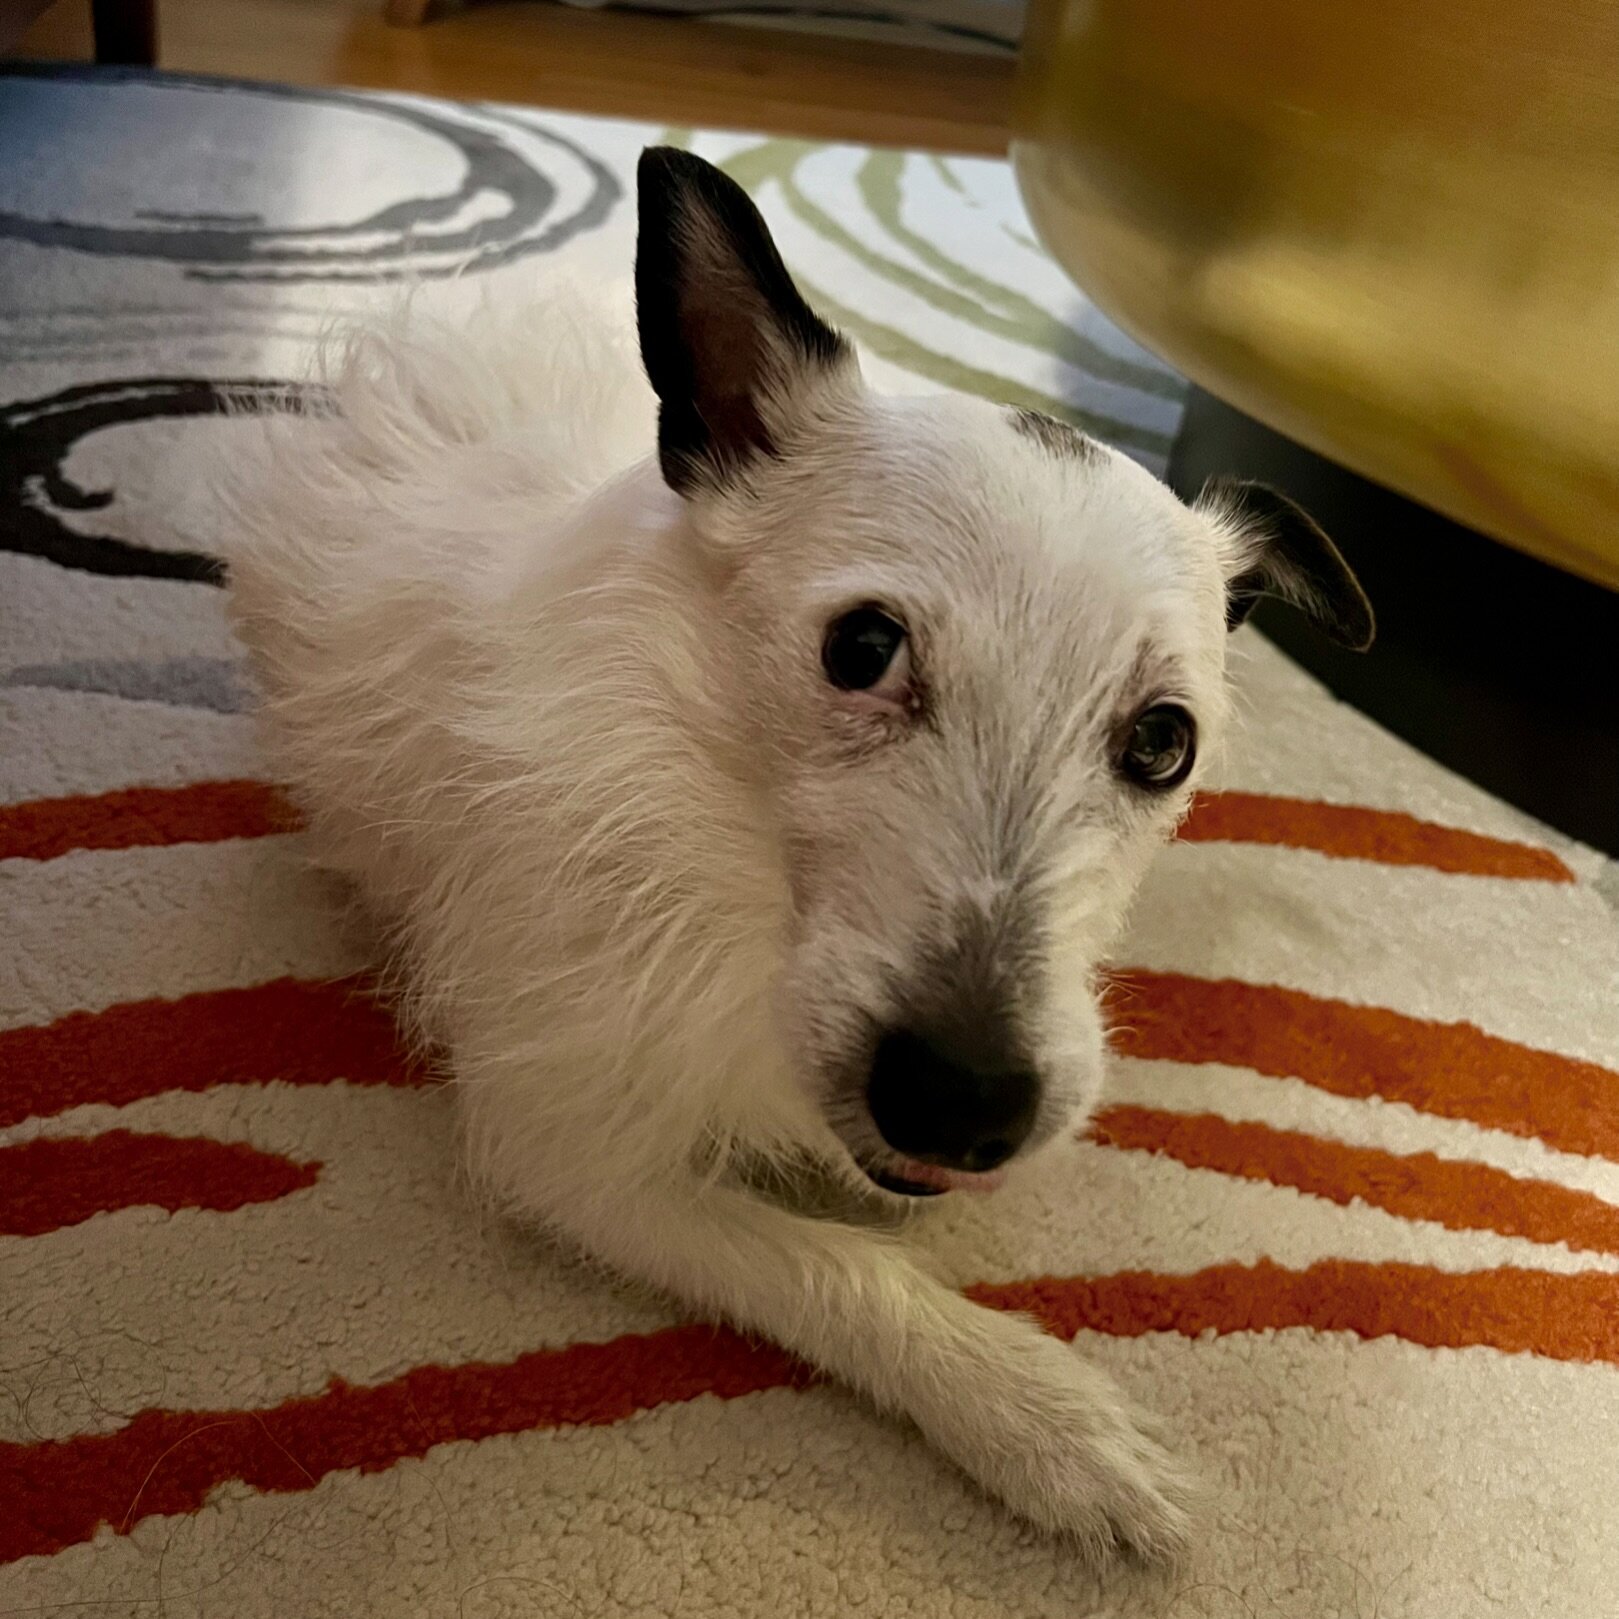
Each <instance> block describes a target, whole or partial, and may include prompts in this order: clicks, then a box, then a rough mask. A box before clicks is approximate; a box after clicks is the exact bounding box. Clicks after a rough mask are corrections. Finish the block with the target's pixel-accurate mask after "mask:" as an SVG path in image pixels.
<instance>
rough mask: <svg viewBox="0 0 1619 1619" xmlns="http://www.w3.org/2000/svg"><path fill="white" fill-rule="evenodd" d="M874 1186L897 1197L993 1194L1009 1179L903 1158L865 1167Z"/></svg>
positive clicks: (1000, 1174) (996, 1172)
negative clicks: (973, 1193)
mask: <svg viewBox="0 0 1619 1619" xmlns="http://www.w3.org/2000/svg"><path fill="white" fill-rule="evenodd" d="M860 1167H861V1168H862V1169H863V1170H864V1171H865V1172H866V1178H867V1179H868V1180H870V1181H871V1182H872V1183H873V1185H876V1186H880V1187H882V1189H883V1190H884V1191H885V1192H892V1193H894V1194H895V1196H897V1197H938V1196H939V1194H940V1193H941V1192H956V1191H961V1192H993V1191H994V1190H995V1188H996V1187H997V1186H999V1185H1000V1184H1001V1182H1002V1181H1003V1180H1005V1179H1006V1172H1005V1171H1004V1170H1000V1169H994V1170H990V1171H988V1172H987V1173H984V1174H975V1173H974V1172H973V1171H971V1170H966V1169H946V1168H944V1167H943V1165H941V1164H924V1163H922V1162H921V1161H920V1160H919V1159H915V1158H899V1159H894V1160H891V1161H890V1162H888V1163H885V1164H862V1165H861V1166H860Z"/></svg>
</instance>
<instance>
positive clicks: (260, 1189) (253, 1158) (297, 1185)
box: [0, 1130, 321, 1237]
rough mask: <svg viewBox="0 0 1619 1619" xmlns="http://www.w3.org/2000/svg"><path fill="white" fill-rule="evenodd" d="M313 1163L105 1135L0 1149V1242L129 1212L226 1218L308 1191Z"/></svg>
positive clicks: (172, 1140) (192, 1142) (217, 1146)
mask: <svg viewBox="0 0 1619 1619" xmlns="http://www.w3.org/2000/svg"><path fill="white" fill-rule="evenodd" d="M320 1167H321V1166H320V1165H319V1164H316V1163H309V1164H300V1163H294V1162H293V1160H292V1159H290V1158H283V1157H282V1156H281V1155H280V1154H279V1153H271V1152H261V1151H259V1149H258V1148H257V1147H249V1146H247V1145H245V1144H244V1143H242V1142H234V1141H209V1140H206V1139H198V1138H194V1137H187V1136H162V1135H136V1134H135V1133H134V1132H133V1131H129V1130H108V1131H106V1132H105V1133H104V1134H102V1135H98V1136H88V1137H75V1138H72V1139H69V1140H48V1139H47V1140H39V1141H25V1142H23V1143H21V1145H19V1146H15V1147H0V1236H11V1237H37V1236H41V1235H43V1233H45V1232H47V1231H59V1230H61V1229H62V1228H63V1227H64V1226H72V1225H78V1224H80V1223H81V1222H83V1221H85V1220H88V1219H89V1218H90V1217H91V1216H92V1215H95V1214H105V1213H109V1212H110V1211H112V1210H114V1209H129V1208H137V1207H147V1208H159V1209H167V1210H169V1211H170V1213H173V1212H174V1211H175V1210H177V1209H212V1210H216V1211H219V1212H222V1213H223V1212H228V1211H229V1210H231V1209H240V1208H244V1207H245V1206H246V1205H247V1204H249V1203H269V1202H273V1201H274V1200H275V1199H276V1198H278V1197H286V1196H287V1195H288V1193H290V1192H297V1191H301V1190H302V1189H303V1188H304V1187H306V1186H313V1185H314V1184H315V1181H316V1180H317V1179H318V1177H319V1175H320Z"/></svg>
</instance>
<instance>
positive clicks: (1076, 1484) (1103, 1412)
mask: <svg viewBox="0 0 1619 1619" xmlns="http://www.w3.org/2000/svg"><path fill="white" fill-rule="evenodd" d="M1020 1325H1021V1324H1020ZM1017 1350H1018V1352H1017V1353H1016V1354H1015V1356H1014V1357H1013V1363H1012V1364H1010V1365H1008V1366H1006V1367H1005V1368H1004V1371H1003V1375H1004V1376H1006V1377H1007V1378H1008V1379H1010V1378H1011V1376H1012V1374H1013V1372H1014V1367H1015V1373H1016V1381H1015V1382H1014V1381H1007V1382H1005V1383H1002V1384H1001V1385H1000V1386H998V1387H992V1386H991V1379H990V1376H989V1374H988V1373H987V1371H986V1372H983V1373H982V1374H981V1375H980V1376H978V1377H975V1378H974V1380H973V1381H974V1383H975V1385H976V1387H975V1390H974V1393H973V1395H972V1397H970V1398H968V1399H964V1400H962V1401H961V1402H960V1403H959V1405H958V1407H957V1410H956V1411H955V1413H954V1414H953V1417H954V1420H952V1421H950V1422H948V1423H947V1424H945V1425H944V1426H945V1428H946V1431H945V1432H935V1433H934V1438H935V1440H936V1441H937V1442H939V1443H940V1444H941V1445H942V1446H943V1448H945V1449H946V1450H948V1451H950V1452H951V1454H952V1455H954V1457H955V1458H956V1460H957V1461H958V1462H959V1463H960V1464H961V1465H962V1466H963V1467H964V1468H965V1469H966V1470H967V1471H968V1472H969V1473H971V1474H972V1475H973V1476H974V1477H975V1478H976V1479H977V1480H978V1481H979V1482H980V1483H981V1484H982V1485H983V1486H984V1487H985V1488H986V1489H987V1490H989V1491H990V1492H991V1493H992V1494H994V1495H997V1496H999V1497H1000V1498H1001V1500H1003V1501H1004V1502H1005V1503H1006V1505H1007V1506H1008V1507H1010V1508H1011V1509H1012V1511H1013V1512H1015V1513H1017V1514H1018V1516H1019V1517H1022V1518H1026V1519H1027V1520H1028V1521H1029V1522H1031V1523H1033V1524H1035V1525H1037V1526H1038V1527H1040V1528H1041V1529H1044V1530H1046V1531H1047V1532H1048V1533H1051V1534H1054V1535H1058V1536H1062V1537H1064V1538H1068V1539H1071V1540H1073V1541H1075V1542H1076V1543H1078V1544H1079V1545H1080V1546H1081V1547H1082V1548H1083V1549H1084V1550H1085V1551H1086V1553H1087V1554H1089V1555H1090V1556H1091V1557H1092V1558H1093V1559H1094V1560H1096V1561H1098V1562H1101V1561H1105V1560H1106V1559H1108V1558H1111V1557H1117V1556H1124V1557H1129V1558H1132V1559H1136V1560H1139V1561H1142V1562H1146V1563H1151V1564H1173V1563H1175V1562H1177V1561H1179V1560H1180V1559H1181V1557H1182V1556H1183V1555H1184V1554H1185V1553H1186V1551H1187V1550H1188V1548H1189V1546H1190V1544H1191V1536H1192V1528H1193V1519H1194V1511H1195V1508H1196V1505H1197V1501H1198V1497H1199V1495H1200V1494H1201V1491H1200V1489H1199V1486H1198V1483H1197V1480H1196V1477H1195V1475H1194V1474H1193V1473H1192V1471H1191V1470H1190V1468H1188V1467H1187V1466H1186V1465H1185V1464H1184V1463H1183V1462H1182V1461H1181V1460H1180V1459H1179V1458H1178V1457H1176V1456H1175V1455H1174V1454H1173V1452H1171V1451H1170V1450H1169V1449H1167V1448H1166V1447H1165V1446H1164V1445H1163V1444H1162V1443H1161V1442H1160V1440H1159V1438H1158V1437H1156V1434H1155V1433H1154V1432H1153V1429H1154V1427H1155V1424H1154V1423H1153V1422H1152V1421H1151V1419H1149V1418H1146V1417H1144V1416H1143V1415H1141V1414H1140V1413H1138V1412H1137V1411H1136V1410H1135V1409H1134V1408H1133V1407H1132V1405H1131V1404H1130V1402H1129V1401H1128V1400H1127V1399H1126V1398H1125V1396H1124V1394H1123V1391H1122V1390H1120V1388H1119V1387H1118V1385H1117V1384H1115V1383H1114V1382H1113V1380H1112V1379H1111V1378H1110V1377H1108V1375H1107V1374H1106V1373H1105V1372H1102V1371H1099V1370H1098V1369H1097V1368H1095V1367H1094V1366H1091V1365H1089V1364H1088V1363H1087V1362H1085V1361H1084V1360H1083V1359H1081V1358H1080V1356H1079V1355H1077V1354H1076V1353H1075V1352H1074V1351H1073V1350H1071V1349H1070V1348H1069V1347H1068V1346H1067V1345H1065V1344H1062V1343H1059V1342H1057V1341H1056V1340H1054V1339H1051V1338H1046V1337H1043V1336H1041V1335H1040V1334H1038V1333H1036V1332H1034V1331H1029V1333H1028V1340H1027V1341H1025V1342H1021V1343H1019V1344H1018V1346H1017Z"/></svg>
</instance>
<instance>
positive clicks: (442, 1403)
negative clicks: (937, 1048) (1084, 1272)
mask: <svg viewBox="0 0 1619 1619" xmlns="http://www.w3.org/2000/svg"><path fill="white" fill-rule="evenodd" d="M971 1294H972V1297H974V1298H976V1299H978V1300H979V1301H980V1302H982V1303H984V1304H988V1305H991V1306H993V1307H995V1308H998V1309H1014V1310H1024V1311H1027V1312H1029V1313H1030V1314H1032V1315H1034V1316H1036V1317H1038V1318H1039V1319H1040V1320H1041V1321H1042V1322H1043V1323H1044V1324H1045V1325H1046V1327H1047V1328H1048V1329H1049V1330H1051V1331H1053V1332H1055V1333H1057V1334H1058V1335H1059V1336H1062V1337H1072V1336H1073V1335H1074V1334H1075V1333H1076V1332H1078V1331H1080V1330H1081V1329H1083V1328H1091V1329H1094V1330H1096V1331H1100V1332H1105V1333H1110V1334H1113V1335H1115V1336H1122V1337H1137V1336H1140V1335H1142V1334H1144V1333H1149V1332H1177V1333H1182V1334H1184V1335H1186V1336H1188V1337H1196V1336H1198V1335H1200V1334H1202V1333H1204V1332H1208V1331H1213V1332H1216V1333H1232V1332H1260V1331H1267V1330H1272V1329H1281V1328H1288V1327H1313V1328H1316V1329H1319V1330H1322V1331H1343V1332H1353V1333H1357V1334H1359V1335H1360V1336H1362V1337H1366V1338H1374V1337H1383V1336H1395V1337H1399V1338H1403V1339H1406V1340H1407V1341H1409V1342H1412V1343H1416V1344H1422V1345H1427V1346H1430V1347H1434V1348H1440V1347H1446V1348H1468V1347H1477V1346H1486V1345H1487V1346H1491V1347H1494V1348H1497V1349H1501V1350H1506V1351H1508V1352H1519V1351H1528V1352H1531V1353H1534V1354H1539V1355H1546V1356H1550V1357H1553V1358H1555V1359H1560V1360H1569V1361H1585V1362H1606V1363H1611V1364H1615V1365H1619V1278H1615V1277H1613V1276H1609V1275H1606V1274H1602V1273H1597V1272H1585V1273H1583V1274H1579V1275H1574V1276H1560V1275H1550V1274H1543V1273H1541V1272H1537V1271H1525V1270H1495V1271H1479V1272H1471V1273H1464V1274H1460V1275H1455V1274H1450V1273H1447V1272H1443V1271H1438V1270H1433V1269H1431V1268H1428V1267H1425V1266H1419V1265H1403V1264H1392V1263H1390V1264H1362V1263H1357V1262H1353V1261H1348V1260H1328V1261H1324V1262H1323V1263H1321V1264H1318V1265H1312V1266H1311V1267H1310V1268H1309V1269H1308V1270H1303V1271H1288V1270H1283V1269H1281V1268H1280V1267H1279V1266H1276V1265H1273V1264H1270V1263H1269V1262H1261V1263H1260V1264H1258V1265H1247V1266H1245V1265H1220V1266H1215V1267H1213V1268H1211V1269H1209V1270H1204V1271H1199V1272H1197V1273H1196V1274H1194V1275H1190V1276H1165V1275H1159V1274H1157V1273H1154V1272H1148V1271H1127V1272H1122V1273H1120V1274H1118V1275H1115V1276H1104V1277H1098V1278H1094V1279H1091V1278H1085V1277H1073V1278H1067V1279H1061V1280H1043V1281H1032V1282H1014V1283H1007V1284H996V1285H993V1286H981V1287H977V1288H974V1289H972V1290H971ZM812 1381H813V1376H812V1374H811V1373H810V1372H809V1371H808V1369H807V1368H805V1367H804V1366H802V1365H801V1364H799V1363H797V1362H795V1361H794V1360H793V1359H792V1358H791V1357H789V1356H788V1355H786V1354H784V1353H783V1352H782V1351H781V1350H779V1349H774V1348H771V1347H769V1346H767V1345H761V1344H756V1343H753V1342H750V1341H749V1340H747V1339H744V1338H742V1337H740V1336H738V1335H737V1334H735V1333H732V1332H729V1331H726V1330H724V1329H720V1328H713V1327H702V1326H680V1327H671V1328H668V1329H666V1330H664V1331H662V1332H655V1333H649V1334H645V1335H641V1336H632V1337H624V1338H618V1339H615V1340H613V1341H612V1342H611V1343H597V1344H572V1345H569V1346H568V1347H567V1348H563V1349H550V1350H540V1351H536V1352H535V1353H533V1354H529V1355H524V1356H522V1357H521V1358H520V1359H518V1360H516V1361H512V1362H509V1363H507V1364H505V1365H488V1364H473V1365H464V1366H456V1367H440V1366H426V1367H420V1368H418V1369H417V1370H415V1371H411V1372H407V1373H406V1374H405V1375H404V1376H402V1377H398V1378H395V1379H393V1380H392V1381H391V1382H387V1383H382V1384H378V1385H375V1386H373V1387H369V1388H355V1387H353V1386H351V1385H349V1384H347V1383H343V1382H340V1381H334V1382H333V1383H332V1385H331V1386H330V1387H329V1388H328V1389H327V1391H326V1392H325V1393H323V1394H317V1395H312V1396H308V1397H306V1398H303V1399H294V1400H288V1401H285V1402H284V1403H283V1404H281V1405H278V1406H275V1407H273V1408H270V1409H268V1410H262V1411H236V1410H224V1411H186V1412H178V1411H148V1412H145V1413H143V1414H142V1415H140V1416H138V1417H136V1418H135V1419H134V1420H133V1421H131V1422H129V1423H128V1424H126V1425H125V1426H124V1427H122V1428H120V1429H117V1430H116V1431H114V1432H112V1433H105V1434H85V1435H81V1436H79V1437H77V1438H73V1439H52V1440H42V1441H37V1442H34V1443H29V1444H17V1443H10V1444H0V1499H4V1500H6V1501H8V1502H11V1503H12V1506H11V1508H10V1509H9V1510H8V1511H7V1512H6V1513H5V1514H3V1515H0V1562H11V1561H15V1560H16V1559H17V1558H20V1557H29V1556H50V1555H52V1554H53V1553H55V1552H58V1551H61V1550H62V1549H63V1548H64V1547H67V1546H73V1545H78V1544H81V1543H83V1542H84V1541H87V1540H89V1539H90V1538H91V1537H92V1536H93V1535H94V1534H95V1533H96V1532H97V1530H99V1529H100V1528H101V1527H102V1526H104V1525H108V1526H111V1528H112V1529H113V1530H114V1531H115V1532H117V1533H120V1534H125V1533H128V1531H129V1530H130V1529H131V1528H132V1527H133V1526H134V1525H135V1524H137V1523H139V1522H140V1521H141V1520H142V1519H145V1518H149V1517H152V1516H155V1515H158V1514H164V1515H172V1514H176V1513H189V1512H195V1511H196V1510H197V1509H198V1508H199V1507H201V1506H202V1505H203V1503H204V1502H205V1501H206V1500H207V1498H208V1496H209V1494H210V1492H212V1491H213V1490H215V1489H217V1488H218V1487H219V1486H220V1485H222V1484H227V1483H231V1482H236V1481H239V1482H242V1483H246V1484H248V1485H250V1486H252V1487H253V1488H254V1489H257V1490H261V1491H265V1492H269V1493H291V1492H296V1491H302V1490H309V1489H313V1488H314V1486H315V1485H316V1484H318V1483H319V1482H320V1480H321V1479H323V1478H325V1477H326V1476H327V1475H328V1474H330V1473H333V1472H337V1471H339V1470H342V1469H358V1470H360V1471H361V1472H379V1471H381V1470H383V1469H384V1468H388V1467H391V1466H393V1465H394V1464H395V1463H396V1462H399V1461H402V1460H404V1459H406V1458H408V1457H419V1456H423V1455H425V1454H426V1453H427V1452H428V1451H429V1450H431V1449H432V1448H433V1447H434V1446H435V1445H440V1444H447V1443H451V1442H454V1441H467V1440H478V1439H485V1438H489V1437H491V1436H493V1435H496V1434H509V1433H522V1432H527V1431H532V1430H536V1429H550V1428H559V1427H569V1426H581V1425H603V1424H609V1423H614V1422H620V1421H622V1420H624V1419H625V1418H626V1417H629V1416H632V1415H634V1414H635V1413H636V1412H638V1411H645V1410H650V1409H652V1408H654V1407H657V1406H662V1405H669V1404H673V1403H678V1402H683V1401H687V1400H693V1399H696V1398H697V1397H698V1396H699V1395H703V1394H709V1395H713V1396H715V1397H716V1398H718V1399H736V1398H738V1397H739V1396H742V1395H747V1394H754V1393H758V1392H760V1391H761V1390H764V1389H772V1388H782V1387H789V1386H791V1387H802V1386H805V1385H807V1384H809V1383H810V1382H812Z"/></svg>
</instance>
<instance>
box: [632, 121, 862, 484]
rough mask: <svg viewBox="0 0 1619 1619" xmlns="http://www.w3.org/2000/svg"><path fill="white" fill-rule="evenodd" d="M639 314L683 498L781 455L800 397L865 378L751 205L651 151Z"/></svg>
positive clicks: (736, 191)
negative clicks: (853, 375)
mask: <svg viewBox="0 0 1619 1619" xmlns="http://www.w3.org/2000/svg"><path fill="white" fill-rule="evenodd" d="M637 185H638V188H639V193H640V204H639V206H640V236H639V240H638V241H637V243H636V253H635V305H636V316H637V319H638V321H639V324H640V331H641V359H642V363H643V364H644V365H645V366H646V372H647V377H648V378H649V380H650V381H651V383H652V388H653V391H654V392H655V393H656V394H657V396H658V400H659V407H660V408H659V412H658V454H659V459H660V461H661V463H662V466H663V475H664V477H665V479H666V480H667V481H668V483H669V485H670V487H671V488H673V489H676V490H678V491H679V492H680V493H682V494H689V493H691V492H692V491H694V490H695V489H698V488H703V487H713V486H715V485H718V484H721V483H723V482H724V481H725V479H726V477H727V476H728V475H729V474H731V473H734V472H735V471H736V470H737V469H738V468H739V467H741V466H742V465H744V464H745V463H746V462H747V461H749V460H750V459H752V458H753V457H756V456H759V455H776V454H778V453H780V447H781V446H780V440H781V437H782V433H783V429H784V427H786V426H787V425H788V421H789V417H790V414H791V410H792V405H793V402H794V400H795V396H796V395H798V394H799V393H800V392H801V391H802V390H803V389H805V388H806V387H807V386H809V385H811V384H813V383H814V382H816V381H825V380H827V379H829V378H830V377H831V376H833V375H834V374H836V373H840V372H842V371H844V370H848V371H850V372H852V371H853V368H854V356H853V352H852V350H851V349H850V348H849V346H848V344H847V343H845V342H844V340H843V339H842V338H841V337H840V336H839V335H838V334H837V333H836V332H834V331H833V330H832V329H831V327H829V326H827V325H826V324H825V323H824V322H823V321H822V320H821V319H820V318H819V317H818V316H817V315H816V314H815V313H814V311H813V310H811V309H810V307H809V305H808V304H806V303H805V302H804V300H803V298H802V297H800V296H799V292H798V289H797V288H796V287H795V286H794V285H793V282H792V278H791V277H790V276H789V275H788V274H787V269H786V266H784V265H783V264H782V262H781V255H780V254H779V253H778V252H777V251H776V246H775V243H774V242H772V241H771V239H770V232H769V230H768V229H767V228H766V226H765V222H764V220H763V219H761V218H760V216H759V210H758V209H757V208H755V207H754V206H753V203H752V202H751V201H750V199H749V197H748V194H747V193H746V192H745V191H744V190H743V189H742V188H741V186H739V185H737V183H736V182H735V181H734V180H732V179H730V178H729V177H728V176H726V175H724V174H722V173H721V172H720V171H719V170H718V169H716V168H715V167H714V166H713V164H711V163H705V162H704V161H703V160H702V158H700V157H694V156H693V155H692V154H691V153H690V152H682V151H678V150H676V149H674V148H672V147H667V146H654V147H649V148H648V149H647V150H646V151H645V152H643V153H642V154H641V162H640V168H639V172H638V175H637Z"/></svg>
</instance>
